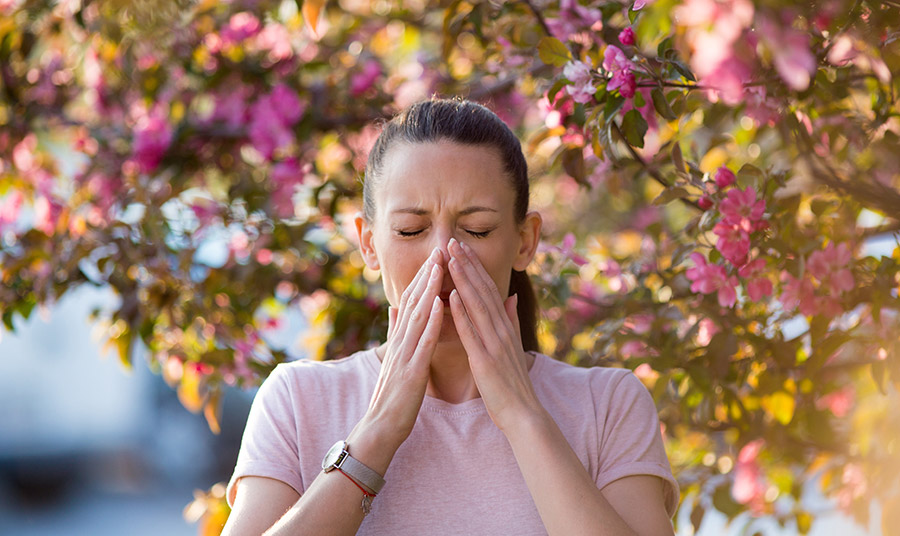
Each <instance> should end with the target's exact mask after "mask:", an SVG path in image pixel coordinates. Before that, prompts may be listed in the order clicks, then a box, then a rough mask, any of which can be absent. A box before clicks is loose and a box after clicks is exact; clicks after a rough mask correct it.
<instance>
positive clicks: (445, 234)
mask: <svg viewBox="0 0 900 536" xmlns="http://www.w3.org/2000/svg"><path fill="white" fill-rule="evenodd" d="M434 237H435V239H436V241H437V243H435V244H432V247H433V248H434V247H436V248H438V249H439V250H441V263H440V264H441V268H444V271H445V272H446V268H447V263H448V262H450V250H449V249H448V247H447V246H448V245H449V244H450V239H451V238H452V237H453V235H452V234H451V232H450V231H449V230H447V229H438V231H437V232H436V233H434Z"/></svg>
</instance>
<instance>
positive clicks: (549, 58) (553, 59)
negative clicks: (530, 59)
mask: <svg viewBox="0 0 900 536" xmlns="http://www.w3.org/2000/svg"><path fill="white" fill-rule="evenodd" d="M538 55H539V56H540V57H541V61H543V62H544V63H547V64H549V65H555V66H557V67H562V66H563V65H565V64H567V63H569V62H570V61H572V53H571V52H569V49H568V48H566V45H564V44H563V43H562V41H560V40H559V39H557V38H555V37H550V36H546V37H544V38H543V39H541V42H540V43H538Z"/></svg>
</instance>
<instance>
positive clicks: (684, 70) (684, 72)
mask: <svg viewBox="0 0 900 536" xmlns="http://www.w3.org/2000/svg"><path fill="white" fill-rule="evenodd" d="M669 63H671V65H672V67H674V68H675V70H676V71H678V74H680V75H681V76H683V77H685V79H687V80H688V81H690V82H696V81H697V78H696V77H695V76H694V73H693V72H692V71H691V70H690V69H689V68H688V66H687V65H685V64H683V63H681V62H680V61H675V60H670V61H669Z"/></svg>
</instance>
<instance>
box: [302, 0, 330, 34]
mask: <svg viewBox="0 0 900 536" xmlns="http://www.w3.org/2000/svg"><path fill="white" fill-rule="evenodd" d="M325 1H326V0H304V2H303V8H302V10H301V12H302V13H303V20H305V21H306V24H307V25H309V29H310V30H312V32H313V34H315V36H316V37H319V33H318V32H317V31H316V28H317V27H318V25H319V13H321V12H322V8H323V7H325Z"/></svg>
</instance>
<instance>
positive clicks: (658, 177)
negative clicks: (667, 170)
mask: <svg viewBox="0 0 900 536" xmlns="http://www.w3.org/2000/svg"><path fill="white" fill-rule="evenodd" d="M612 128H613V130H615V131H616V134H618V135H619V137H620V138H621V139H622V142H623V143H624V144H625V147H627V148H628V152H629V153H631V157H632V158H634V159H635V160H636V161H637V163H638V164H640V165H641V167H643V168H644V170H646V171H647V173H649V174H650V176H651V177H653V179H654V180H656V182H658V183H660V184H661V185H663V186H664V187H665V188H669V187H670V186H671V185H670V184H669V183H668V182H666V180H665V179H663V177H662V175H661V174H660V173H659V171H658V170H657V169H656V168H654V167H652V166H651V165H650V164H648V163H647V162H646V161H645V160H644V159H643V158H641V155H639V154H638V152H637V151H636V150H635V148H634V147H632V146H631V144H630V143H628V140H627V139H625V134H623V133H622V130H621V129H620V128H619V124H618V123H616V122H615V121H613V122H612ZM679 199H680V200H681V202H682V203H684V204H686V205H688V206H690V207H693V208H695V209H697V210H699V211H701V212H702V209H701V208H700V206H699V205H697V203H696V202H695V201H691V200H689V199H685V198H683V197H681V198H679Z"/></svg>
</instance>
